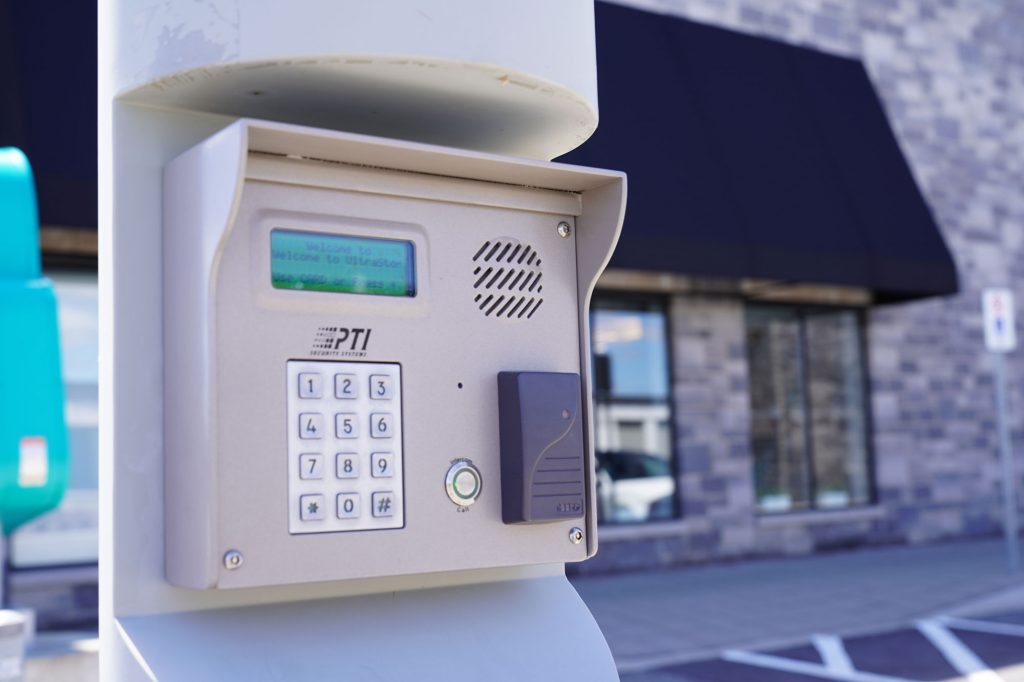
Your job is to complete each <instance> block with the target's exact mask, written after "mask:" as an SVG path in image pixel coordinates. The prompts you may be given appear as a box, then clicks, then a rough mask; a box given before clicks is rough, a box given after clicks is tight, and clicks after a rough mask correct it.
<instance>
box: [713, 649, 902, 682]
mask: <svg viewBox="0 0 1024 682" xmlns="http://www.w3.org/2000/svg"><path fill="white" fill-rule="evenodd" d="M844 654H845V651H844ZM823 658H824V657H823ZM722 660H724V661H728V662H730V663H741V664H743V665H749V666H752V667H756V668H768V669H770V670H778V671H781V672H787V673H797V674H801V675H810V676H812V677H822V678H825V679H827V680H836V682H912V680H907V679H906V678H903V677H890V676H889V675H876V674H875V673H864V672H860V671H858V670H850V671H848V672H839V671H836V670H833V669H831V668H829V667H827V666H824V665H821V664H820V663H810V662H808V661H798V660H795V659H791V658H782V657H781V656H772V655H771V654H759V653H756V652H753V651H739V650H737V649H726V650H725V651H723V652H722Z"/></svg>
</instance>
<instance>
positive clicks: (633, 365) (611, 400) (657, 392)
mask: <svg viewBox="0 0 1024 682" xmlns="http://www.w3.org/2000/svg"><path fill="white" fill-rule="evenodd" d="M590 315H591V317H590V329H591V335H592V336H591V339H592V347H593V352H594V357H593V362H594V366H593V370H594V371H593V376H594V415H595V417H594V436H595V439H596V445H597V462H598V471H597V491H598V495H597V497H598V504H597V508H598V521H599V522H601V523H636V522H643V521H654V520H664V519H671V518H674V517H675V516H676V508H677V505H676V478H675V461H674V456H673V446H672V442H673V438H672V407H671V401H670V398H669V385H670V381H669V363H668V323H667V319H666V318H667V316H666V313H665V307H664V305H663V304H662V303H661V302H660V301H651V300H644V299H632V298H630V299H626V298H604V299H598V300H595V302H594V304H593V306H591V313H590Z"/></svg>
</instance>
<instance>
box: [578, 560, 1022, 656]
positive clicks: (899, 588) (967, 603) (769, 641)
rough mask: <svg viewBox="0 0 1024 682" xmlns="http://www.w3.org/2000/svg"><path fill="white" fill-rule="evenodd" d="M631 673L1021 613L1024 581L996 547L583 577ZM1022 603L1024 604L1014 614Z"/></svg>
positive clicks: (584, 589)
mask: <svg viewBox="0 0 1024 682" xmlns="http://www.w3.org/2000/svg"><path fill="white" fill-rule="evenodd" d="M572 582H573V584H574V585H575V586H576V589H577V590H578V591H579V593H580V595H581V596H582V597H583V599H584V601H585V602H586V603H587V605H588V606H589V607H590V610H591V611H592V612H593V614H594V617H595V618H596V619H597V622H598V623H599V624H600V625H601V628H602V630H603V631H604V633H605V637H607V639H608V643H609V645H610V646H611V650H612V653H613V654H614V656H615V660H616V662H617V664H618V666H619V671H620V672H623V673H627V672H633V671H638V670H646V669H650V668H653V667H657V666H661V665H667V664H671V663H676V662H684V661H690V660H696V659H700V658H708V657H713V656H716V655H717V654H718V652H719V651H720V650H721V649H723V648H727V647H728V648H744V649H750V648H753V649H757V648H764V647H774V646H785V645H787V644H790V643H792V642H797V641H801V640H805V639H806V638H807V636H809V635H811V634H814V633H834V634H842V635H851V634H858V633H866V632H872V631H877V630H881V629H886V628H891V627H897V626H903V625H906V624H907V623H909V622H911V621H913V620H914V619H916V618H921V617H926V616H931V615H935V614H938V613H951V612H957V613H961V614H963V613H965V612H970V611H971V610H972V603H975V602H976V603H977V604H978V610H993V606H996V607H998V606H1005V607H1006V608H1020V607H1021V604H1024V588H1021V587H1020V586H1022V585H1024V577H1021V576H1016V577H1014V576H1011V575H1010V574H1009V572H1008V570H1007V565H1006V554H1005V549H1004V545H1003V544H1002V542H1000V541H996V540H984V541H972V542H956V543H948V544H942V545H935V546H928V547H886V548H873V549H863V550H856V551H848V552H836V553H834V554H827V555H819V556H811V557H799V558H792V559H772V560H761V561H747V562H743V563H737V564H729V565H711V566H701V567H692V568H685V569H673V570H665V571H658V572H646V573H632V574H627V575H614V576H600V577H574V578H573V579H572ZM1014 601H1016V602H1017V603H1012V602H1014Z"/></svg>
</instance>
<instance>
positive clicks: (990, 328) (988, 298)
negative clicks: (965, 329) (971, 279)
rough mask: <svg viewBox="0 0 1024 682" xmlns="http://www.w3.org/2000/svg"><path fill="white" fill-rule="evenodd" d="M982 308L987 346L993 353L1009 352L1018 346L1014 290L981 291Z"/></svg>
mask: <svg viewBox="0 0 1024 682" xmlns="http://www.w3.org/2000/svg"><path fill="white" fill-rule="evenodd" d="M981 309H982V315H983V317H984V320H985V347H986V348H987V349H988V350H990V351H992V352H993V353H1007V352H1009V351H1012V350H1014V349H1015V348H1017V329H1016V323H1015V321H1014V314H1013V292H1012V291H1010V290H1009V289H985V290H984V291H983V292H982V293H981Z"/></svg>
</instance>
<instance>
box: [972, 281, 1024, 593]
mask: <svg viewBox="0 0 1024 682" xmlns="http://www.w3.org/2000/svg"><path fill="white" fill-rule="evenodd" d="M981 308H982V313H983V317H984V323H985V347H986V348H987V349H988V350H989V351H990V352H991V353H992V360H993V363H994V366H995V384H996V422H997V425H998V429H999V458H1000V461H1001V463H1002V469H1003V534H1004V535H1005V537H1006V551H1007V555H1008V560H1009V565H1010V571H1011V572H1014V573H1016V572H1017V571H1018V570H1019V568H1020V550H1019V547H1018V534H1019V530H1018V528H1019V524H1018V519H1017V489H1016V485H1015V475H1014V466H1013V450H1012V448H1011V445H1010V426H1009V423H1008V419H1007V414H1006V412H1007V407H1006V404H1007V400H1006V354H1007V353H1009V352H1011V351H1013V350H1015V349H1016V348H1017V331H1016V323H1015V321H1014V303H1013V292H1012V291H1010V290H1009V289H985V290H984V291H983V292H982V294H981Z"/></svg>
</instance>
